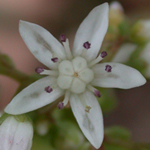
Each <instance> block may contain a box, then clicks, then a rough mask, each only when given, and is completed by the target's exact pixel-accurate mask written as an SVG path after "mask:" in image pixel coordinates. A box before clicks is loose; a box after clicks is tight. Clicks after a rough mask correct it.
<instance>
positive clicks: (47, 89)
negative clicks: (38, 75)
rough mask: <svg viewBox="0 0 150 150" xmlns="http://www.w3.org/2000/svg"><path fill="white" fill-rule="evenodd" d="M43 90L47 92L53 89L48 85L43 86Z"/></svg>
mask: <svg viewBox="0 0 150 150" xmlns="http://www.w3.org/2000/svg"><path fill="white" fill-rule="evenodd" d="M45 91H46V92H47V93H51V92H52V91H53V89H52V88H51V87H50V86H47V87H46V88H45Z"/></svg>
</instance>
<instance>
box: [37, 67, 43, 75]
mask: <svg viewBox="0 0 150 150" xmlns="http://www.w3.org/2000/svg"><path fill="white" fill-rule="evenodd" d="M43 71H44V69H43V68H41V67H38V68H36V69H35V72H36V73H37V74H41V73H42V72H43Z"/></svg>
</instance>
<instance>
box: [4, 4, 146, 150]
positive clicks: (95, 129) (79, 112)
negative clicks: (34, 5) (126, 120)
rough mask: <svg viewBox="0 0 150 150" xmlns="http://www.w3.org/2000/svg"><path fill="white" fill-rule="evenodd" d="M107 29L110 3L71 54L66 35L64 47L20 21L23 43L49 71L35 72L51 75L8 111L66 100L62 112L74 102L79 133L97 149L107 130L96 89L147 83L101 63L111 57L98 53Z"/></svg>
mask: <svg viewBox="0 0 150 150" xmlns="http://www.w3.org/2000/svg"><path fill="white" fill-rule="evenodd" d="M107 27H108V4H107V3H104V4H102V5H100V6H97V7H95V8H94V9H93V10H92V11H91V12H90V13H89V15H88V16H87V17H86V18H85V20H84V21H83V22H82V23H81V25H80V27H79V29H78V31H77V33H76V35H75V40H74V44H73V48H72V51H70V47H69V41H68V39H66V37H65V35H61V37H60V39H61V42H62V44H63V45H62V44H61V43H59V42H58V41H57V40H56V39H55V38H54V37H53V36H52V35H51V34H50V33H49V32H48V31H47V30H45V29H44V28H42V27H40V26H38V25H36V24H33V23H29V22H25V21H20V24H19V31H20V34H21V37H22V38H23V40H24V42H25V43H26V45H27V46H28V48H29V49H30V51H31V53H32V54H33V55H34V56H35V57H36V58H37V59H38V60H39V61H40V62H41V63H43V64H44V65H46V66H47V67H48V68H50V70H46V69H43V68H37V69H36V72H37V73H39V74H41V75H48V76H47V77H44V78H42V79H40V80H38V81H36V82H35V83H33V84H31V85H30V86H28V87H27V88H25V89H24V90H22V91H21V92H20V93H19V94H18V95H16V96H15V97H14V98H13V100H12V101H11V102H10V104H8V106H7V107H6V109H5V112H7V113H9V114H22V113H27V112H29V111H33V110H35V109H38V108H40V107H43V106H45V105H48V104H50V103H52V102H54V101H55V100H56V99H58V98H59V97H61V96H63V95H65V98H64V101H63V102H60V103H59V104H58V108H59V109H62V108H63V107H64V106H65V105H67V103H68V101H69V102H70V106H71V109H72V111H73V114H74V116H75V118H76V120H77V122H78V124H79V126H80V128H81V130H82V131H83V133H84V134H85V136H86V138H87V139H88V140H89V141H90V142H91V144H92V145H93V146H94V147H95V148H97V149H98V148H99V147H100V145H101V143H102V141H103V136H104V129H103V117H102V111H101V109H100V106H99V103H98V101H97V99H96V96H97V97H100V96H101V94H100V92H99V91H98V90H97V89H96V88H94V86H98V87H108V88H112V87H113V88H122V89H129V88H133V87H136V86H140V85H143V84H144V83H145V82H146V81H145V78H144V77H143V76H142V75H141V74H140V72H138V71H137V70H135V69H133V68H131V67H128V66H125V65H122V64H118V63H101V64H99V62H100V61H101V60H102V59H103V58H104V57H105V56H106V55H107V53H106V52H105V51H103V52H101V53H100V54H99V49H100V47H101V44H102V41H103V39H104V36H105V34H106V31H107Z"/></svg>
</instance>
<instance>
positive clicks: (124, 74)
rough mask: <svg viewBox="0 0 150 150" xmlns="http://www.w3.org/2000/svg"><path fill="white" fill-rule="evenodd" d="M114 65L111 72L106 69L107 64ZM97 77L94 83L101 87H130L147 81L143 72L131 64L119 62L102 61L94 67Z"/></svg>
mask: <svg viewBox="0 0 150 150" xmlns="http://www.w3.org/2000/svg"><path fill="white" fill-rule="evenodd" d="M106 65H110V66H111V67H112V70H111V72H106V71H105V66H106ZM93 71H94V72H95V79H94V80H93V81H92V83H91V84H92V85H94V86H99V87H109V88H121V89H130V88H133V87H138V86H141V85H143V84H145V83H146V80H145V78H144V77H143V76H142V74H141V73H140V72H139V71H138V70H136V69H134V68H132V67H129V66H126V65H123V64H119V63H101V64H97V65H95V67H93Z"/></svg>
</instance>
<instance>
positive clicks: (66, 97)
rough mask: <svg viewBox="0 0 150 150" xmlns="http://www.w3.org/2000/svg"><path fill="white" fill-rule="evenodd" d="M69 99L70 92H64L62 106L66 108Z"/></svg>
mask: <svg viewBox="0 0 150 150" xmlns="http://www.w3.org/2000/svg"><path fill="white" fill-rule="evenodd" d="M69 99H70V92H69V91H66V93H65V99H64V100H63V104H64V106H66V105H67V104H68V102H69Z"/></svg>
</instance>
